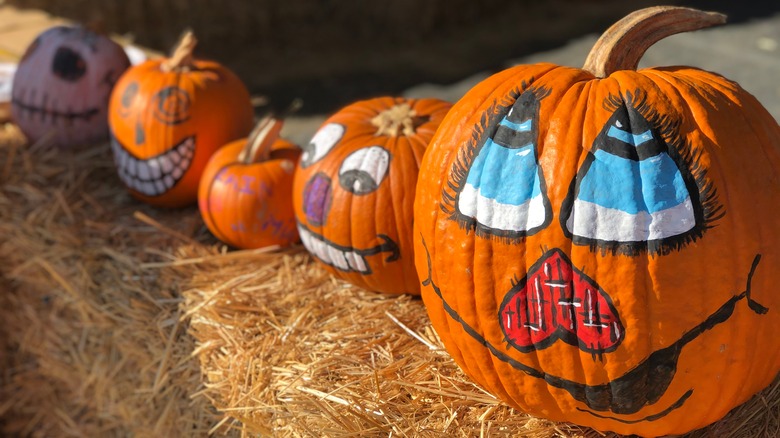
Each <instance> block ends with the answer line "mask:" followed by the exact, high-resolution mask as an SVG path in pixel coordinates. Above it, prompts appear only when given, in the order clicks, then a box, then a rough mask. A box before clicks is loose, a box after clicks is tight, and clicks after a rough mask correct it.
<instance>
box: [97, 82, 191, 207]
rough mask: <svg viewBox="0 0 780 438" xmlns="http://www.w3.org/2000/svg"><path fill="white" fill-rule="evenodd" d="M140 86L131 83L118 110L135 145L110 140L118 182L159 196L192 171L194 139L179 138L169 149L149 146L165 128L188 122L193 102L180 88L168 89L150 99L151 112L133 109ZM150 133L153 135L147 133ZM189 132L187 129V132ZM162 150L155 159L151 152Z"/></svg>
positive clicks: (157, 92)
mask: <svg viewBox="0 0 780 438" xmlns="http://www.w3.org/2000/svg"><path fill="white" fill-rule="evenodd" d="M140 88H141V86H140V85H139V83H138V82H135V81H134V82H130V83H129V84H128V85H127V86H126V87H125V89H124V90H120V91H121V93H122V95H121V96H122V97H121V100H120V105H119V108H118V109H117V111H118V113H119V115H120V117H121V118H122V119H124V120H125V122H126V124H127V125H128V126H132V132H133V135H132V142H129V143H128V142H126V143H122V142H120V140H119V139H118V138H117V137H116V136H115V135H112V136H111V149H112V150H113V152H114V162H115V163H116V166H117V170H118V171H119V178H120V179H121V180H122V182H123V183H124V184H125V185H127V186H128V187H130V188H131V189H133V190H135V191H137V192H139V193H141V194H142V195H144V196H159V195H162V194H164V193H166V192H168V191H169V190H171V189H172V188H173V187H174V186H175V185H176V184H177V183H178V182H179V181H180V180H181V179H182V177H183V176H184V174H185V173H187V171H188V170H189V168H190V164H191V163H192V160H193V157H194V155H195V135H194V134H191V135H187V134H186V133H185V134H184V135H180V136H179V138H177V139H175V140H174V143H172V144H170V145H160V146H158V147H155V146H154V145H149V144H147V139H149V141H150V142H153V141H155V140H156V139H159V138H160V137H159V134H158V132H159V131H160V129H165V127H171V128H175V127H177V126H179V125H182V124H184V123H186V122H187V121H189V119H190V117H191V114H190V113H191V103H192V98H191V96H190V94H189V93H188V92H187V91H185V90H184V89H182V88H179V87H177V86H173V85H172V86H167V87H163V88H161V89H160V90H158V91H156V92H154V93H153V94H152V95H151V111H148V112H142V111H138V110H137V109H134V106H135V105H137V103H136V101H137V100H143V99H144V97H143V96H140V97H139V92H141V91H140ZM148 131H151V132H148ZM185 132H186V129H185ZM149 149H151V150H155V151H157V150H159V152H158V153H156V154H154V155H151V156H150V155H149V154H148V152H146V151H148V150H149Z"/></svg>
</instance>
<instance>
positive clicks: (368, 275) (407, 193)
mask: <svg viewBox="0 0 780 438" xmlns="http://www.w3.org/2000/svg"><path fill="white" fill-rule="evenodd" d="M450 106H451V104H450V103H448V102H444V101H441V100H438V99H404V98H393V97H381V98H376V99H370V100H364V101H360V102H355V103H353V104H351V105H348V106H347V107H345V108H343V109H341V110H340V111H338V112H337V113H335V114H334V115H333V116H331V117H330V118H328V120H326V121H325V123H324V124H323V125H322V127H321V128H320V129H319V131H317V133H316V134H315V135H314V137H313V138H312V140H311V142H310V143H309V144H308V145H307V146H306V147H305V148H304V152H303V155H302V156H301V161H300V164H299V168H298V170H297V171H296V172H295V180H294V185H293V207H294V208H295V217H296V220H297V221H298V233H299V234H300V236H301V240H302V241H303V244H304V246H306V248H307V249H308V250H309V252H310V253H311V254H312V255H313V256H314V257H315V258H316V259H317V260H318V261H320V262H321V263H322V265H323V266H325V268H326V269H327V270H328V271H330V272H331V273H333V274H334V275H336V276H337V277H340V278H342V279H344V280H346V281H349V282H351V283H352V284H355V285H358V286H361V287H364V288H366V289H369V290H374V291H380V292H386V293H411V294H419V290H420V283H419V281H418V279H417V273H416V271H415V268H414V257H413V255H412V246H413V243H412V235H411V232H412V208H413V203H414V191H415V184H416V183H417V172H418V168H419V163H420V160H421V159H422V155H423V152H424V151H425V148H426V146H427V145H428V141H429V140H430V139H431V137H433V134H434V132H435V131H436V128H437V127H438V126H439V123H440V122H441V120H442V119H443V118H444V115H445V114H446V113H447V111H448V110H449V108H450Z"/></svg>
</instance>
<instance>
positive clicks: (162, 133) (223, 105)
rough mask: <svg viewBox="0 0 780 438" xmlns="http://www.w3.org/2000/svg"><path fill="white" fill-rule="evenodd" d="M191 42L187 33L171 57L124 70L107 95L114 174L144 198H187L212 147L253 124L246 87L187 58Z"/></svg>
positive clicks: (169, 201)
mask: <svg viewBox="0 0 780 438" xmlns="http://www.w3.org/2000/svg"><path fill="white" fill-rule="evenodd" d="M195 43H196V40H195V38H194V36H193V35H192V34H191V33H188V34H186V35H185V36H184V38H182V41H181V42H180V44H179V46H178V47H177V49H176V51H175V52H174V54H173V56H172V57H171V58H167V59H154V60H149V61H146V62H144V63H142V64H139V65H137V66H134V67H132V68H131V69H129V70H127V72H125V74H124V75H122V77H121V78H120V80H119V82H118V83H117V84H116V87H115V88H114V92H113V93H112V95H111V101H110V107H109V126H110V128H111V147H112V149H113V152H114V161H115V163H116V166H117V171H118V173H119V178H120V179H121V180H122V182H123V183H124V184H125V186H127V188H128V189H129V190H130V193H131V194H132V195H133V196H134V197H136V198H138V199H140V200H142V201H144V202H147V203H149V204H153V205H158V206H165V207H180V206H184V205H187V204H191V203H194V202H195V201H196V200H197V194H198V183H199V181H200V177H201V174H202V173H203V168H204V167H205V166H206V163H207V162H208V160H209V158H210V157H211V155H212V154H213V153H214V151H216V150H217V149H218V148H219V147H221V146H224V145H225V144H227V143H229V142H231V141H233V140H237V139H239V138H242V137H245V136H246V135H247V134H248V133H249V131H250V130H251V129H252V123H253V109H252V104H251V102H250V97H249V92H248V91H247V89H246V87H245V86H244V84H243V83H242V82H241V80H240V79H239V78H238V77H237V76H236V75H235V74H234V73H233V72H231V71H230V70H229V69H227V68H226V67H224V66H222V65H221V64H219V63H217V62H214V61H207V60H199V59H195V58H193V57H192V50H193V49H194V47H195Z"/></svg>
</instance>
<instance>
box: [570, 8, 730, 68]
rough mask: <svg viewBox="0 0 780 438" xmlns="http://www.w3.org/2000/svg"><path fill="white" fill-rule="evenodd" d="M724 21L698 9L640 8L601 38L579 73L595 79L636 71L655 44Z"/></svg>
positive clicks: (716, 14)
mask: <svg viewBox="0 0 780 438" xmlns="http://www.w3.org/2000/svg"><path fill="white" fill-rule="evenodd" d="M725 22H726V16H725V15H723V14H720V13H717V12H704V11H700V10H698V9H691V8H682V7H675V6H655V7H651V8H645V9H640V10H638V11H636V12H633V13H631V14H629V15H627V16H626V17H625V18H623V19H622V20H620V21H618V22H617V23H615V24H613V25H612V26H611V27H610V28H609V29H607V31H606V32H604V34H603V35H601V38H599V40H598V41H596V44H595V45H594V46H593V48H592V49H591V51H590V53H589V54H588V58H587V59H586V60H585V66H584V67H583V70H587V71H589V72H591V73H593V75H595V76H596V77H597V78H606V77H608V76H609V75H610V74H612V73H614V72H616V71H619V70H636V69H637V66H638V65H639V59H640V58H642V55H644V54H645V52H646V51H647V49H649V48H650V46H652V45H653V44H655V43H657V42H658V41H660V40H662V39H664V38H666V37H668V36H671V35H674V34H677V33H681V32H690V31H693V30H699V29H704V28H707V27H710V26H716V25H719V24H723V23H725Z"/></svg>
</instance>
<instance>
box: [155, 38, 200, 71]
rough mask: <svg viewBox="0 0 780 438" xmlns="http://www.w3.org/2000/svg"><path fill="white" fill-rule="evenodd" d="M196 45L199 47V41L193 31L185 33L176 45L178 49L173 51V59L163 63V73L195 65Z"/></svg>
mask: <svg viewBox="0 0 780 438" xmlns="http://www.w3.org/2000/svg"><path fill="white" fill-rule="evenodd" d="M196 45H198V40H197V39H196V38H195V34H194V33H193V32H192V31H191V30H188V31H186V32H184V35H182V37H181V39H180V40H179V42H178V43H177V44H176V48H174V49H173V53H172V54H171V57H170V58H168V59H166V60H165V61H163V63H162V66H161V67H162V69H163V71H173V70H178V69H186V68H191V67H192V66H193V64H194V58H193V54H192V53H193V51H194V50H195V46H196Z"/></svg>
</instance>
